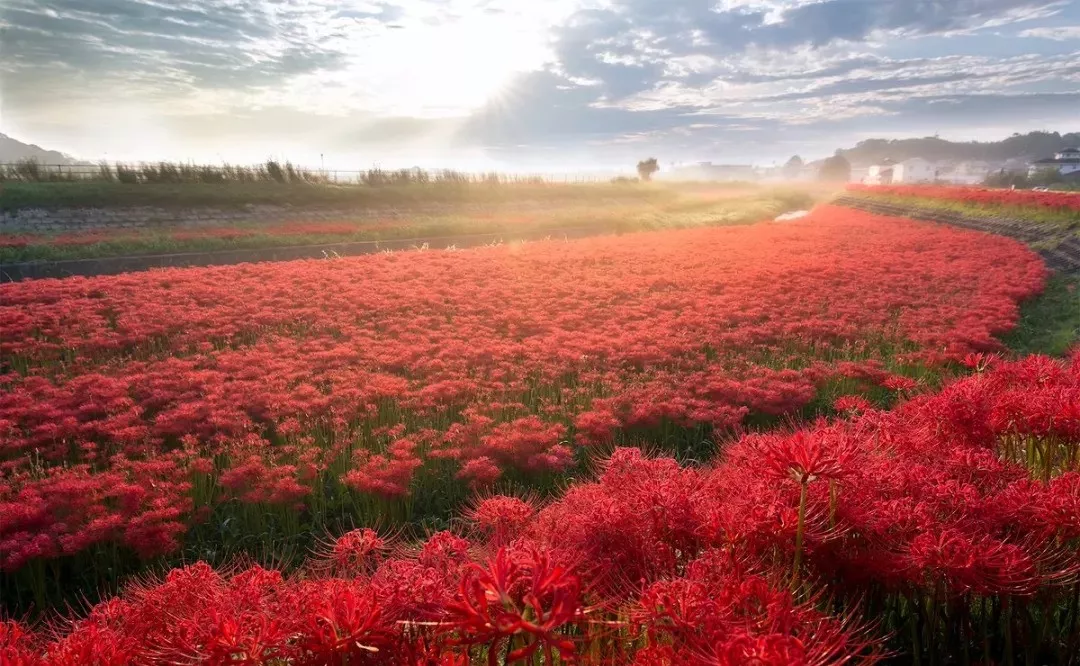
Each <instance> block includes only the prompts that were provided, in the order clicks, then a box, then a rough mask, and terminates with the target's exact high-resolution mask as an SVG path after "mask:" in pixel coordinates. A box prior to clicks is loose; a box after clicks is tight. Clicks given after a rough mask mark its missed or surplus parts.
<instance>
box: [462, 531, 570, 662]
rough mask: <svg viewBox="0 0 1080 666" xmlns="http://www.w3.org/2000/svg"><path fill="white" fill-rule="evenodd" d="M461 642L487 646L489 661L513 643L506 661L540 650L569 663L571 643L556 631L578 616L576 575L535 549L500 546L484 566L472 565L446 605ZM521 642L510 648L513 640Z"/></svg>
mask: <svg viewBox="0 0 1080 666" xmlns="http://www.w3.org/2000/svg"><path fill="white" fill-rule="evenodd" d="M446 613H447V618H448V620H447V621H448V622H449V623H450V625H451V626H453V627H455V628H456V629H457V630H458V631H460V632H461V634H462V635H461V638H460V639H458V640H459V641H460V642H461V644H463V645H477V644H487V645H488V663H489V664H492V665H494V664H496V663H497V660H498V654H499V648H500V647H501V646H502V645H503V644H504V642H505V641H507V640H509V641H511V648H512V649H511V651H510V652H509V653H508V655H507V658H506V659H507V662H509V663H513V662H517V661H521V660H526V659H529V658H531V657H532V655H533V654H535V653H536V652H537V651H538V650H541V649H543V651H544V653H545V654H547V659H548V661H549V662H550V661H551V655H552V654H553V653H554V652H558V654H559V658H560V659H562V660H563V661H565V662H568V663H573V662H574V660H575V645H574V642H573V641H572V640H570V639H568V638H567V637H565V636H563V635H561V634H559V633H558V632H559V629H560V628H562V627H564V626H565V625H567V624H569V623H572V622H575V621H578V620H580V619H581V613H582V606H581V583H580V581H579V579H578V577H577V576H575V575H574V574H572V573H570V572H569V571H568V570H566V569H565V568H563V567H561V566H557V565H554V564H552V562H551V560H550V559H549V557H548V556H547V555H545V554H542V553H540V552H538V551H535V550H527V551H524V552H519V553H513V554H511V553H510V552H509V551H507V550H506V549H505V548H500V549H499V551H498V553H496V555H495V557H494V558H493V559H492V560H491V561H490V562H489V563H488V565H487V566H486V567H482V566H479V565H474V566H473V567H471V568H470V569H469V570H468V571H467V572H466V574H465V577H464V578H463V579H462V581H461V587H460V589H459V592H458V597H457V598H456V599H455V600H454V602H453V603H451V604H450V605H449V606H448V607H447V609H446ZM517 638H520V639H522V640H524V643H525V644H524V645H522V646H521V647H517V648H513V641H514V639H517Z"/></svg>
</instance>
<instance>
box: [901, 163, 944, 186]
mask: <svg viewBox="0 0 1080 666" xmlns="http://www.w3.org/2000/svg"><path fill="white" fill-rule="evenodd" d="M936 179H937V168H936V167H935V166H934V163H933V162H928V161H926V160H924V159H922V158H919V157H913V158H911V159H910V160H904V161H903V162H899V163H897V164H895V165H894V166H893V179H892V182H894V183H932V182H934V180H936Z"/></svg>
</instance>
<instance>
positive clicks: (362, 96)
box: [0, 0, 1080, 172]
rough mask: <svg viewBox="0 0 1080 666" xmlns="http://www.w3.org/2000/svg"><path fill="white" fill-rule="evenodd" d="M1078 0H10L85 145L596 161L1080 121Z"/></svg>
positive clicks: (368, 160)
mask: <svg viewBox="0 0 1080 666" xmlns="http://www.w3.org/2000/svg"><path fill="white" fill-rule="evenodd" d="M1078 119H1080V0H1067V1H1063V0H0V132H3V133H5V134H8V135H10V136H12V137H14V138H17V139H19V140H22V141H26V142H32V143H37V144H39V145H41V146H43V147H45V148H49V149H56V150H61V151H64V152H67V153H69V154H72V155H75V156H78V157H82V158H86V159H108V160H151V159H174V160H192V161H196V162H220V161H230V162H256V161H260V160H264V159H267V158H270V157H275V158H279V159H291V160H292V161H294V162H297V163H301V164H305V165H309V166H316V165H319V164H320V163H321V164H324V165H326V166H327V167H333V168H342V169H347V168H367V167H369V166H372V165H381V166H386V167H398V166H413V165H419V166H425V167H454V168H462V169H468V170H485V169H501V170H516V171H536V172H552V171H577V170H590V169H607V168H616V167H618V166H620V165H624V164H626V165H630V166H632V164H633V163H635V162H636V161H637V160H638V159H641V158H643V157H646V156H656V157H657V158H658V159H659V160H660V162H661V164H668V163H672V162H694V161H704V160H708V161H713V162H716V163H755V164H770V163H772V162H783V161H785V160H786V159H787V158H788V157H790V156H791V155H793V154H799V155H802V156H803V157H805V158H807V159H813V158H818V157H823V156H825V155H828V154H831V153H832V152H833V150H835V149H836V148H839V147H847V146H850V145H853V144H854V143H855V142H857V141H859V140H861V139H865V138H871V137H882V138H903V137H908V136H933V135H940V136H941V137H943V138H948V139H956V140H995V139H1000V138H1004V137H1006V136H1008V135H1010V134H1012V133H1013V132H1026V131H1030V130H1041V129H1047V130H1058V131H1062V132H1065V131H1076V130H1077V129H1080V120H1078Z"/></svg>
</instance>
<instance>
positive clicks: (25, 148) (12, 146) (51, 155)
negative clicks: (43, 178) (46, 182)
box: [0, 134, 75, 164]
mask: <svg viewBox="0 0 1080 666" xmlns="http://www.w3.org/2000/svg"><path fill="white" fill-rule="evenodd" d="M31 159H32V160H37V161H38V162H40V163H41V164H74V163H75V160H74V159H73V158H72V157H71V156H69V155H65V154H64V153H61V152H59V151H56V150H46V149H44V148H42V147H41V146H37V145H34V144H32V143H23V142H22V141H18V140H16V139H13V138H11V137H10V136H8V135H6V134H0V162H18V161H19V160H31Z"/></svg>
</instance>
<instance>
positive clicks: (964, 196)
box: [847, 184, 1080, 214]
mask: <svg viewBox="0 0 1080 666" xmlns="http://www.w3.org/2000/svg"><path fill="white" fill-rule="evenodd" d="M847 189H848V191H850V192H854V193H857V194H870V195H877V196H886V197H897V198H904V199H911V198H914V199H936V200H940V201H948V202H954V203H958V204H970V205H975V206H1001V207H1006V208H1042V209H1048V210H1056V211H1061V212H1064V213H1071V214H1077V213H1080V193H1077V192H1036V191H1033V190H1005V189H989V188H984V187H957V186H945V185H861V184H852V185H848V188H847Z"/></svg>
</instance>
